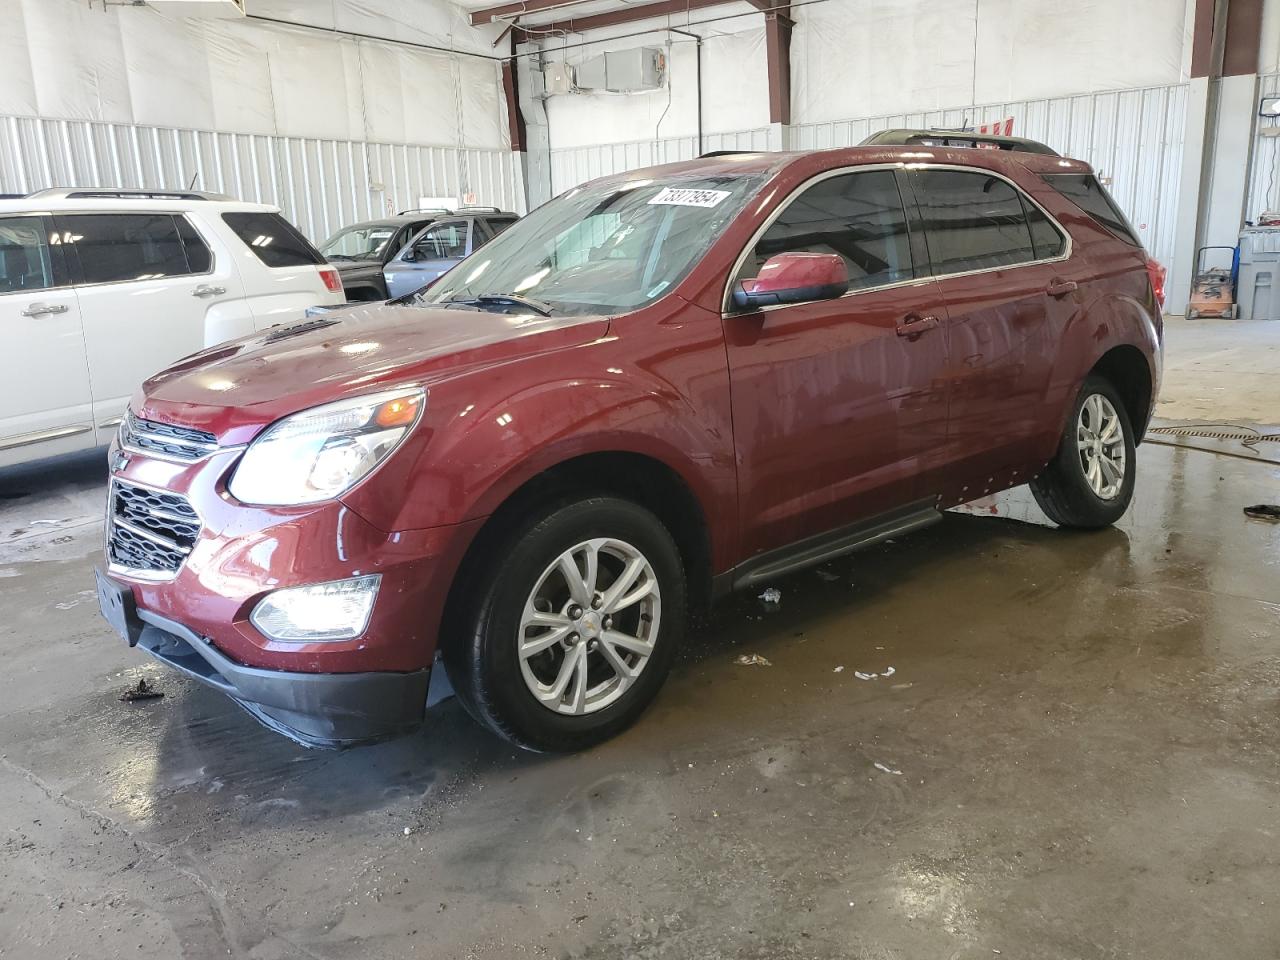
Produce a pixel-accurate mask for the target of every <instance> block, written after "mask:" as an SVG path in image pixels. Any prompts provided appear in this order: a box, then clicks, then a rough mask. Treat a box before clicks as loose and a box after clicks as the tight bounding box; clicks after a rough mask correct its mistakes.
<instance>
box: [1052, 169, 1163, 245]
mask: <svg viewBox="0 0 1280 960" xmlns="http://www.w3.org/2000/svg"><path fill="white" fill-rule="evenodd" d="M1045 180H1047V181H1048V182H1049V185H1050V186H1052V187H1053V188H1054V189H1055V190H1057V191H1058V192H1059V193H1060V194H1062V195H1063V196H1064V197H1067V198H1068V199H1070V200H1071V201H1072V202H1073V203H1074V204H1075V205H1076V206H1077V207H1079V208H1080V209H1081V210H1083V211H1084V212H1085V213H1087V214H1089V216H1091V217H1093V219H1094V220H1096V221H1098V223H1100V224H1102V225H1103V226H1104V227H1106V228H1107V229H1108V230H1110V231H1111V232H1112V233H1114V234H1115V235H1116V236H1117V237H1119V238H1120V239H1121V240H1123V241H1125V242H1126V243H1132V244H1133V245H1134V246H1135V247H1140V246H1142V241H1141V240H1139V239H1138V238H1137V236H1136V235H1135V234H1134V232H1133V228H1132V227H1130V226H1129V221H1128V220H1126V219H1125V216H1124V214H1123V213H1121V212H1120V208H1119V207H1117V206H1116V202H1115V201H1114V200H1112V199H1111V196H1110V195H1109V194H1108V193H1107V191H1106V190H1105V189H1104V188H1103V186H1102V184H1100V183H1099V182H1098V178H1097V177H1092V176H1087V175H1084V174H1079V173H1058V174H1052V175H1050V176H1046V177H1045Z"/></svg>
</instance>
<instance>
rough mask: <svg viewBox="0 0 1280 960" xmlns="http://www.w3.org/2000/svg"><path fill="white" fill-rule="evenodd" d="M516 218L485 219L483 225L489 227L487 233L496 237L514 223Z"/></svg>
mask: <svg viewBox="0 0 1280 960" xmlns="http://www.w3.org/2000/svg"><path fill="white" fill-rule="evenodd" d="M516 219H517V218H516V217H486V218H485V224H486V225H487V226H488V227H489V233H491V234H492V235H493V236H495V237H496V236H497V235H498V234H500V233H501V232H502V231H503V230H505V229H507V227H509V226H511V225H512V224H513V223H515V222H516Z"/></svg>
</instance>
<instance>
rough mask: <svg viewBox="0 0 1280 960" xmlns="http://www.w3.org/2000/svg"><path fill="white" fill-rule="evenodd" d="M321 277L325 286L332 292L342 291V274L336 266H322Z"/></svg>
mask: <svg viewBox="0 0 1280 960" xmlns="http://www.w3.org/2000/svg"><path fill="white" fill-rule="evenodd" d="M320 279H321V280H323V281H324V288H325V289H326V290H328V291H329V292H330V293H341V292H342V276H341V274H339V273H338V271H337V269H335V268H334V267H321V268H320Z"/></svg>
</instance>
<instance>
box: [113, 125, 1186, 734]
mask: <svg viewBox="0 0 1280 960" xmlns="http://www.w3.org/2000/svg"><path fill="white" fill-rule="evenodd" d="M896 141H897V142H890V143H883V142H882V143H881V144H878V145H875V146H863V147H854V148H849V149H842V150H828V151H822V152H816V153H774V154H769V153H759V154H739V155H735V156H719V157H712V158H704V159H700V160H694V161H690V162H686V163H677V164H671V165H667V166H660V167H652V168H649V169H646V170H635V171H631V172H629V173H625V174H618V175H616V176H612V177H608V178H606V179H602V180H596V181H594V182H592V183H587V184H584V185H582V186H580V187H577V188H576V189H574V190H571V191H568V192H567V193H565V194H562V195H561V196H559V197H557V198H556V199H554V200H552V201H551V202H550V203H547V204H545V205H544V206H542V207H540V208H539V209H537V210H535V211H534V212H533V213H532V214H530V215H529V216H528V217H526V218H525V219H523V220H521V221H520V222H519V223H517V224H516V225H514V226H513V227H511V228H510V229H509V230H507V231H506V232H504V233H503V234H502V235H501V236H499V237H498V238H497V239H495V240H494V241H493V242H492V243H490V244H488V245H487V246H485V247H483V248H482V249H481V250H480V251H478V252H477V253H475V254H473V255H472V256H471V257H470V258H468V259H467V261H466V262H465V263H464V264H462V265H460V266H459V267H458V268H457V269H454V270H452V271H450V272H449V273H448V274H446V275H445V276H444V277H442V278H441V279H440V280H439V281H438V282H437V283H436V284H434V285H433V286H432V287H431V288H429V289H425V290H421V291H420V292H418V293H417V294H414V295H412V296H410V297H407V298H404V299H403V300H400V301H396V302H393V303H391V304H387V305H385V306H372V305H371V306H364V307H354V308H348V309H346V310H344V311H341V312H339V313H335V314H331V315H328V316H326V317H323V318H313V319H311V320H310V321H306V322H303V323H298V324H294V325H293V326H291V327H280V328H277V329H275V330H272V331H271V332H270V333H268V334H266V335H257V336H253V337H247V338H244V339H241V340H239V341H237V342H234V343H232V344H229V345H224V346H222V347H219V348H217V349H216V350H214V351H211V352H207V353H205V354H203V355H198V356H195V357H191V358H188V359H187V360H185V361H184V362H183V363H181V364H180V365H178V366H175V367H173V368H171V369H169V370H167V371H165V372H163V373H160V374H158V375H157V376H155V377H153V378H152V379H151V380H150V381H148V382H147V383H146V384H144V385H143V387H142V388H141V389H140V390H139V391H138V393H137V394H136V395H135V396H134V398H133V401H132V405H131V411H130V413H129V416H128V419H127V421H126V424H125V427H124V428H123V430H122V432H121V434H120V437H119V440H118V442H117V445H116V446H115V448H114V450H113V460H112V463H113V466H112V470H111V494H110V500H109V507H108V515H107V534H106V541H107V560H108V563H109V567H108V570H107V572H106V573H105V574H100V575H99V595H100V599H101V606H102V609H103V611H104V613H105V614H106V616H107V617H108V619H109V620H110V621H111V622H112V624H113V625H114V626H115V628H116V629H117V630H118V631H119V632H120V633H121V635H123V636H124V637H126V638H127V639H129V640H130V642H133V643H136V644H137V645H138V646H141V647H142V648H143V649H144V650H146V651H147V652H148V653H150V654H152V655H153V656H155V657H158V658H159V659H161V660H164V661H165V662H167V663H169V664H171V665H173V666H174V667H176V668H178V669H180V670H182V671H184V672H186V673H188V674H189V675H191V676H193V677H195V678H196V679H198V680H200V681H202V682H204V683H207V684H209V685H210V686H212V687H214V688H216V689H219V690H222V691H224V692H225V693H227V694H229V695H230V696H231V697H233V698H234V699H236V700H237V701H238V702H239V703H241V704H242V705H244V706H245V708H246V709H248V710H249V711H251V712H252V713H253V714H254V715H255V716H257V717H259V718H260V719H261V720H263V721H264V722H265V723H267V724H269V725H270V726H272V727H273V728H274V729H277V730H280V731H282V732H285V733H287V734H289V735H290V736H293V737H295V738H297V739H299V740H302V741H303V742H306V743H310V744H326V745H338V744H347V743H353V742H359V741H362V740H367V739H372V738H378V737H383V736H390V735H394V734H397V733H400V732H403V731H406V730H409V729H412V728H413V727H414V726H415V725H417V724H418V723H420V722H421V721H422V720H423V718H424V709H425V697H426V691H427V680H428V676H429V674H430V671H431V670H432V669H433V667H434V664H435V663H436V656H437V654H438V653H439V654H440V655H441V656H442V659H443V663H444V666H445V668H446V669H447V670H448V674H449V678H450V679H451V680H452V682H453V685H454V688H455V689H456V691H457V693H458V697H459V699H460V701H461V702H462V704H463V705H464V706H465V707H466V709H467V710H468V711H470V712H471V714H472V715H473V716H474V717H475V718H476V719H477V720H479V721H480V722H481V723H483V724H485V725H486V726H487V727H489V728H490V729H492V730H494V731H496V732H497V733H499V734H501V735H502V736H505V737H507V738H509V739H510V740H512V741H514V742H516V743H518V744H520V745H522V746H524V747H528V748H531V749H537V750H570V749H577V748H581V747H584V746H587V745H589V744H592V743H595V742H598V741H600V740H601V739H603V738H605V737H608V736H611V735H613V734H615V733H617V732H618V731H619V730H621V729H623V728H624V727H626V726H627V725H628V724H629V723H631V722H632V721H633V720H635V718H636V717H638V716H639V715H640V713H641V712H642V711H643V710H644V708H645V707H646V706H647V705H648V704H649V703H650V702H651V701H652V700H653V698H654V697H655V696H656V695H657V692H658V689H659V687H660V686H661V685H662V682H663V680H664V678H665V676H666V674H667V671H668V668H669V667H670V665H671V663H672V661H673V658H674V657H675V654H676V651H677V648H678V647H679V645H680V642H681V639H682V636H683V633H684V630H685V623H686V618H687V614H688V612H689V611H690V609H696V608H699V607H702V606H703V605H705V604H707V603H708V602H709V601H710V600H711V599H712V598H714V597H716V596H718V595H721V594H723V593H725V592H726V591H729V590H733V589H759V587H761V586H763V585H766V584H769V583H772V582H775V579H776V578H778V577H782V576H784V575H785V574H787V573H790V572H791V571H795V570H800V569H803V568H805V567H808V566H812V565H814V564H819V563H822V562H824V561H826V560H828V559H830V558H832V557H835V556H838V555H840V554H842V553H846V552H848V551H851V550H854V549H857V548H859V547H862V546H865V545H867V544H870V543H875V542H878V541H882V540H884V539H886V538H889V537H894V536H898V535H901V534H904V533H906V532H907V531H910V530H914V529H917V528H919V527H923V526H925V525H927V524H930V523H933V522H936V521H937V520H939V519H940V518H941V517H942V511H944V510H945V509H947V508H948V507H952V506H955V505H957V504H960V503H964V502H966V501H969V500H973V499H976V498H978V497H981V496H983V495H984V494H990V493H995V492H996V491H999V490H1003V489H1006V488H1008V487H1012V486H1015V485H1017V484H1021V483H1026V482H1028V481H1029V482H1030V484H1031V489H1032V491H1033V492H1034V494H1035V497H1036V499H1037V500H1038V501H1039V503H1040V504H1041V506H1042V507H1043V508H1044V510H1045V512H1046V513H1047V514H1048V515H1049V517H1050V518H1052V519H1053V520H1054V521H1056V522H1057V523H1058V524H1061V525H1062V526H1065V527H1074V528H1080V529H1094V528H1099V527H1104V526H1106V525H1108V524H1110V523H1113V522H1115V521H1116V520H1117V519H1118V518H1119V517H1120V516H1121V515H1122V514H1123V513H1124V511H1125V510H1126V508H1127V507H1128V504H1129V501H1130V498H1131V496H1132V494H1133V489H1134V478H1135V473H1136V466H1137V464H1136V460H1135V457H1136V446H1137V444H1138V443H1139V441H1140V440H1141V439H1142V436H1143V432H1144V430H1145V429H1146V426H1147V421H1148V419H1149V417H1150V414H1151V409H1152V403H1153V400H1154V397H1155V394H1156V390H1157V389H1158V386H1159V382H1160V362H1161V337H1162V329H1163V328H1162V319H1161V312H1160V311H1161V284H1162V279H1163V272H1162V271H1161V269H1160V268H1159V267H1158V265H1156V264H1154V262H1153V261H1151V260H1150V259H1149V258H1148V257H1147V255H1146V253H1145V252H1144V251H1143V249H1142V246H1141V244H1140V243H1138V242H1137V240H1136V239H1135V237H1134V234H1133V231H1132V230H1131V229H1130V228H1129V225H1128V224H1127V223H1126V222H1125V219H1124V217H1123V216H1122V215H1120V213H1119V212H1118V211H1117V210H1116V208H1115V205H1114V204H1113V203H1112V202H1111V200H1110V198H1109V197H1108V196H1107V194H1106V192H1105V191H1104V190H1103V189H1102V187H1101V186H1100V185H1099V184H1098V181H1097V180H1096V179H1095V178H1094V176H1093V171H1092V170H1091V169H1090V167H1089V166H1088V164H1085V163H1082V162H1080V161H1078V160H1070V159H1067V158H1064V157H1059V156H1058V155H1056V154H1054V153H1053V151H1051V150H1049V149H1047V148H1043V147H1042V148H1040V149H1038V150H1028V149H1025V144H1019V143H1017V142H1014V141H1000V140H998V139H995V138H984V139H983V140H982V145H983V146H985V147H986V149H977V148H976V147H977V144H975V145H972V146H967V147H966V146H956V145H953V144H950V143H948V144H945V145H934V144H925V143H920V142H918V141H913V140H912V139H910V138H909V137H908V136H906V135H901V136H899V137H897V138H896ZM975 562H980V561H975ZM898 586H899V587H900V588H901V589H919V590H921V591H925V590H929V589H930V583H929V577H928V574H927V571H922V573H921V576H920V578H919V582H918V583H916V584H909V583H903V584H899V585H898Z"/></svg>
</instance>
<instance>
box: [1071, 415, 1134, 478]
mask: <svg viewBox="0 0 1280 960" xmlns="http://www.w3.org/2000/svg"><path fill="white" fill-rule="evenodd" d="M1076 447H1077V449H1078V450H1079V452H1080V466H1081V469H1083V470H1084V478H1085V481H1086V482H1087V483H1088V484H1089V488H1090V489H1091V490H1093V492H1094V494H1096V495H1097V496H1098V498H1099V499H1102V500H1114V499H1115V498H1116V497H1118V496H1119V495H1120V490H1121V488H1122V487H1123V486H1124V474H1125V467H1126V464H1127V461H1128V454H1127V452H1126V451H1125V442H1124V425H1123V424H1122V423H1121V422H1120V414H1119V413H1117V412H1116V408H1115V406H1114V405H1112V403H1111V401H1110V400H1108V399H1107V398H1106V397H1104V396H1103V395H1102V394H1100V393H1092V394H1090V395H1089V396H1088V398H1087V399H1086V400H1085V402H1084V404H1083V405H1082V406H1081V407H1080V416H1079V417H1078V418H1077V421H1076Z"/></svg>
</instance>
